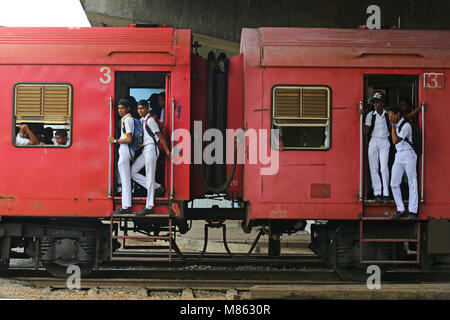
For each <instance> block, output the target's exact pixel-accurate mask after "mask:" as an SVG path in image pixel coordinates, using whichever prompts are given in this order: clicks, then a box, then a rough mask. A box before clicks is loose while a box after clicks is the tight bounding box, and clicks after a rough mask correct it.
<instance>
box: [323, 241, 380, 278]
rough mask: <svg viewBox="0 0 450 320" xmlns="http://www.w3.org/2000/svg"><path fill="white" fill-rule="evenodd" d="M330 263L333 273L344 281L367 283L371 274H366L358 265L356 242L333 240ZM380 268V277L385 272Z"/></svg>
mask: <svg viewBox="0 0 450 320" xmlns="http://www.w3.org/2000/svg"><path fill="white" fill-rule="evenodd" d="M330 261H331V263H332V266H333V269H334V271H335V272H336V273H337V274H338V275H339V276H340V277H341V278H342V279H344V280H347V281H355V282H367V279H368V278H369V277H370V276H371V274H372V273H367V267H368V266H369V265H364V264H360V263H359V243H358V241H352V240H344V239H333V241H332V242H331V244H330ZM385 271H386V270H385V269H384V268H381V267H380V272H381V274H380V276H381V275H382V274H383V273H384V272H385Z"/></svg>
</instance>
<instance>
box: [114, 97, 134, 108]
mask: <svg viewBox="0 0 450 320" xmlns="http://www.w3.org/2000/svg"><path fill="white" fill-rule="evenodd" d="M117 105H118V106H120V105H123V106H124V107H127V108H131V102H130V100H128V99H120V100H119V103H118V104H117Z"/></svg>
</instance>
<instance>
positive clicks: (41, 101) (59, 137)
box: [13, 83, 72, 148]
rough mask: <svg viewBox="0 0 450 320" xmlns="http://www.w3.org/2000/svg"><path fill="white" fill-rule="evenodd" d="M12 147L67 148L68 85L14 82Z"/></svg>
mask: <svg viewBox="0 0 450 320" xmlns="http://www.w3.org/2000/svg"><path fill="white" fill-rule="evenodd" d="M13 107H14V119H13V121H14V125H13V130H14V131H13V144H14V145H15V146H19V147H21V146H28V147H29V146H34V147H43V146H45V147H59V148H67V147H69V146H70V145H71V142H70V140H71V139H70V137H71V119H72V86H71V85H70V84H65V83H45V84H42V83H39V84H35V83H18V84H16V85H15V86H14V106H13Z"/></svg>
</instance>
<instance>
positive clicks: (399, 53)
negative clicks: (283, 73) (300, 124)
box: [257, 28, 450, 68]
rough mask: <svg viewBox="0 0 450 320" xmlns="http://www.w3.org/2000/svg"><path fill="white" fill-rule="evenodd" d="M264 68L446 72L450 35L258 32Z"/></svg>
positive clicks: (281, 30) (329, 30)
mask: <svg viewBox="0 0 450 320" xmlns="http://www.w3.org/2000/svg"><path fill="white" fill-rule="evenodd" d="M257 32H258V37H259V39H260V41H261V51H262V55H261V58H260V64H261V65H262V66H304V67H307V66H315V67H396V68H400V67H401V68H418V67H428V68H431V67H447V66H448V61H449V60H450V50H449V49H450V32H449V31H437V30H432V31H431V30H430V31H417V30H414V31H412V30H361V29H321V28H312V29H308V28H305V29H299V28H260V29H257Z"/></svg>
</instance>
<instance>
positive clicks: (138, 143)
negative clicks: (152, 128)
mask: <svg viewBox="0 0 450 320" xmlns="http://www.w3.org/2000/svg"><path fill="white" fill-rule="evenodd" d="M128 117H131V118H132V119H133V121H134V130H133V138H132V140H131V144H129V145H128V147H129V148H130V149H131V150H133V151H134V152H136V151H137V150H139V149H140V148H142V146H143V145H144V130H143V129H142V125H141V123H140V121H139V120H138V119H136V118H134V117H132V116H131V115H130V116H128ZM128 117H127V118H128ZM127 118H125V119H127ZM124 121H125V120H124ZM122 132H123V133H124V134H125V133H126V132H125V126H122Z"/></svg>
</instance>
